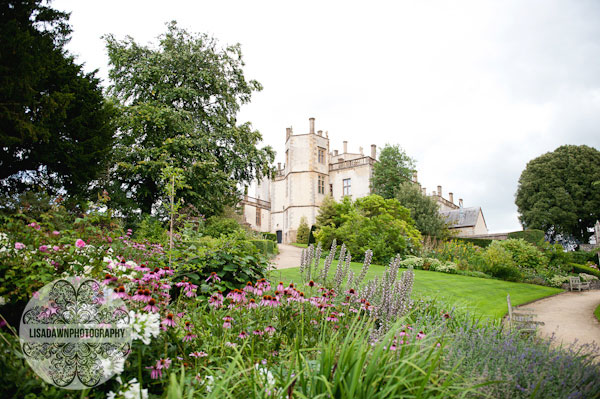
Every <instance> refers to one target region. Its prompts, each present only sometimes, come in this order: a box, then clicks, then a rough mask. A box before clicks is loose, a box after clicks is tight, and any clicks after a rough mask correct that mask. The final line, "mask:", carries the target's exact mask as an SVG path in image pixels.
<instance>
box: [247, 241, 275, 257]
mask: <svg viewBox="0 0 600 399" xmlns="http://www.w3.org/2000/svg"><path fill="white" fill-rule="evenodd" d="M250 242H251V243H252V244H254V246H255V247H256V248H257V249H258V250H259V251H261V252H262V253H263V254H265V255H267V254H274V253H275V252H276V248H277V244H276V243H274V242H273V241H271V240H250Z"/></svg>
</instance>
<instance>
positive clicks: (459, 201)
mask: <svg viewBox="0 0 600 399" xmlns="http://www.w3.org/2000/svg"><path fill="white" fill-rule="evenodd" d="M458 207H459V208H462V207H463V200H462V198H459V199H458Z"/></svg>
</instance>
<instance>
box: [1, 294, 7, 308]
mask: <svg viewBox="0 0 600 399" xmlns="http://www.w3.org/2000/svg"><path fill="white" fill-rule="evenodd" d="M2 305H6V298H4V297H3V296H0V306H2Z"/></svg>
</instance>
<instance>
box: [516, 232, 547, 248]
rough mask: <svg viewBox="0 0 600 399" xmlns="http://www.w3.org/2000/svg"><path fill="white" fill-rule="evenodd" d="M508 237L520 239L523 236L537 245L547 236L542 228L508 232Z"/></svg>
mask: <svg viewBox="0 0 600 399" xmlns="http://www.w3.org/2000/svg"><path fill="white" fill-rule="evenodd" d="M508 238H515V239H519V238H522V239H524V240H525V241H527V242H528V243H531V244H534V245H537V244H539V243H540V241H542V240H543V239H545V238H546V234H544V232H543V231H542V230H536V229H531V230H523V231H513V232H512V233H508Z"/></svg>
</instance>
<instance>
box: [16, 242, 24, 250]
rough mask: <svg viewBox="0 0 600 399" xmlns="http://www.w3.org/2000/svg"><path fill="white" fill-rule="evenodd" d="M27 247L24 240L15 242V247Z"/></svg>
mask: <svg viewBox="0 0 600 399" xmlns="http://www.w3.org/2000/svg"><path fill="white" fill-rule="evenodd" d="M24 248H25V244H23V243H22V242H15V249H24Z"/></svg>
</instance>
